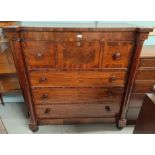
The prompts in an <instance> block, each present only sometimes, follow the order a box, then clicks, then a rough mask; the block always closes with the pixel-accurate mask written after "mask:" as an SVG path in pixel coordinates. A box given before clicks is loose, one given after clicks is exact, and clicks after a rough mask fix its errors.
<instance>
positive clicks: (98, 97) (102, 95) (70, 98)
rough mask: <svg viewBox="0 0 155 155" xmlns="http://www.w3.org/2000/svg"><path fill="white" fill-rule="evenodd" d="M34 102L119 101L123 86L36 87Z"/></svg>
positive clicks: (102, 102) (103, 102)
mask: <svg viewBox="0 0 155 155" xmlns="http://www.w3.org/2000/svg"><path fill="white" fill-rule="evenodd" d="M32 92H33V96H34V99H35V104H55V103H58V104H64V103H65V104H67V103H75V104H76V103H84V104H86V103H89V104H90V103H101V104H105V103H111V102H112V103H120V102H121V99H122V95H123V88H36V89H33V90H32Z"/></svg>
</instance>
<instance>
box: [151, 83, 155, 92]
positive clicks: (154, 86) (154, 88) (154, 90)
mask: <svg viewBox="0 0 155 155" xmlns="http://www.w3.org/2000/svg"><path fill="white" fill-rule="evenodd" d="M152 91H153V92H155V84H154V85H153V87H152Z"/></svg>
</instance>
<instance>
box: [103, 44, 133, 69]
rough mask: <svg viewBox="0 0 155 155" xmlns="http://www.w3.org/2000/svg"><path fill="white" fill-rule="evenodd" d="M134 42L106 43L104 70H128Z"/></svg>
mask: <svg viewBox="0 0 155 155" xmlns="http://www.w3.org/2000/svg"><path fill="white" fill-rule="evenodd" d="M133 45H134V43H133V42H106V43H105V44H104V51H103V62H102V67H103V68H128V66H129V62H130V61H129V60H130V59H131V54H132V50H133Z"/></svg>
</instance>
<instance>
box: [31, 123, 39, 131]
mask: <svg viewBox="0 0 155 155" xmlns="http://www.w3.org/2000/svg"><path fill="white" fill-rule="evenodd" d="M29 128H30V130H31V131H32V132H37V131H38V129H39V127H38V125H37V124H35V123H29Z"/></svg>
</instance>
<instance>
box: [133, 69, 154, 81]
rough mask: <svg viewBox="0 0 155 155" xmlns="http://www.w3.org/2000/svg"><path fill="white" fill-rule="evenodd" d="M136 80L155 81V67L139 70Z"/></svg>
mask: <svg viewBox="0 0 155 155" xmlns="http://www.w3.org/2000/svg"><path fill="white" fill-rule="evenodd" d="M136 80H152V81H153V80H154V81H155V69H150V68H149V69H139V70H138V72H137V76H136Z"/></svg>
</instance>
